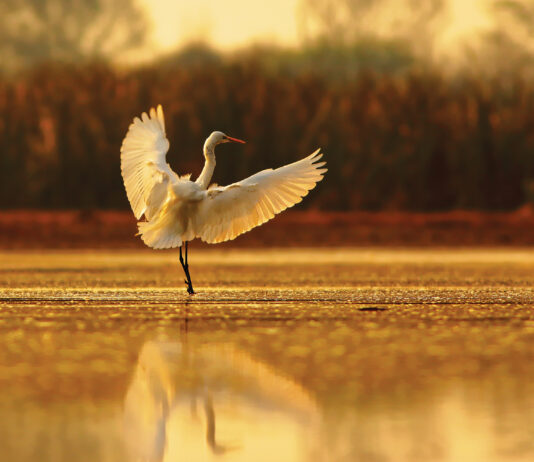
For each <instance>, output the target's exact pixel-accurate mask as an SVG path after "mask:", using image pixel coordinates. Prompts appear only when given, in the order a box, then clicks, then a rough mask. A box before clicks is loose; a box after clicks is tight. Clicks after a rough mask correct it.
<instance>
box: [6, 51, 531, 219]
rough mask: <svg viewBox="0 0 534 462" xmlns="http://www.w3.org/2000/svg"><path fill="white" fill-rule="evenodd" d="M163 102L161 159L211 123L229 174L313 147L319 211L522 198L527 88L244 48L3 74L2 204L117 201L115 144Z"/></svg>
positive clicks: (190, 143) (498, 205)
mask: <svg viewBox="0 0 534 462" xmlns="http://www.w3.org/2000/svg"><path fill="white" fill-rule="evenodd" d="M158 103H161V104H162V105H163V107H164V109H165V114H166V118H167V134H168V137H169V139H170V140H171V150H170V152H169V155H168V160H169V162H170V163H171V165H172V166H173V167H174V168H175V169H176V170H177V171H178V172H179V173H186V172H192V173H193V174H194V175H195V174H198V173H199V171H200V168H201V163H202V161H203V159H202V156H201V147H202V143H203V141H204V139H205V137H206V136H207V135H208V134H209V132H210V131H211V130H214V129H219V130H224V131H226V132H228V133H229V134H231V135H234V136H237V137H240V138H243V139H246V140H248V141H249V143H248V144H247V145H246V146H245V147H244V148H243V149H240V150H236V149H235V147H234V148H233V149H230V148H228V147H226V146H224V147H221V148H220V150H219V152H218V155H219V158H220V162H219V163H218V165H217V169H216V172H215V178H214V181H216V182H217V183H219V184H228V183H231V182H233V181H236V180H239V179H241V178H244V177H246V176H248V175H250V174H252V173H254V172H256V171H258V170H260V169H262V168H267V167H275V166H279V165H283V164H286V163H288V162H291V161H294V160H297V159H298V158H300V157H303V156H304V155H307V154H309V153H310V152H312V151H313V150H314V149H315V148H316V147H318V146H321V147H322V148H323V150H324V151H325V153H326V156H325V157H326V160H327V161H328V167H329V172H328V174H327V176H326V178H325V180H324V181H323V182H322V183H321V184H320V185H319V187H318V188H316V190H315V191H312V194H311V195H310V197H308V198H307V199H306V200H305V201H304V204H305V205H304V207H309V206H312V207H314V208H319V209H322V210H345V211H350V210H356V209H360V210H380V209H388V210H451V209H457V208H466V209H487V210H513V209H516V208H518V207H519V206H521V205H522V204H524V203H526V202H529V201H530V200H532V196H533V195H534V193H533V185H534V162H533V161H532V156H533V153H534V136H532V133H533V132H532V127H534V86H532V85H530V84H525V83H523V82H521V81H520V80H517V81H513V82H511V81H506V82H501V81H499V80H494V81H492V82H487V81H481V80H479V79H475V78H463V79H460V80H456V81H451V80H448V79H446V78H444V77H441V76H439V75H435V74H432V73H430V72H426V73H417V72H413V71H411V72H408V73H402V74H397V75H383V74H382V75H379V74H374V73H365V72H364V73H360V74H358V76H357V77H356V76H355V77H354V78H348V79H344V80H342V81H340V80H336V79H335V78H332V77H331V76H330V77H328V76H326V75H322V74H316V75H312V74H309V73H307V74H296V75H289V74H288V75H282V74H280V73H276V74H269V73H268V72H266V71H265V69H262V68H261V67H260V66H259V65H257V63H256V62H255V61H254V59H253V58H252V57H247V58H242V59H240V60H235V61H233V62H231V63H228V62H225V61H217V60H213V61H212V62H211V61H210V62H208V63H204V64H202V65H194V64H193V65H191V66H180V67H176V66H173V65H172V64H167V65H161V66H160V67H158V68H149V69H144V70H137V71H128V72H119V71H115V70H113V69H112V68H110V67H108V66H105V65H90V66H89V65H88V66H85V67H79V68H76V67H60V66H52V65H50V66H44V67H40V68H37V69H35V70H33V71H31V72H29V73H27V74H25V75H23V76H21V77H20V78H19V79H18V80H9V79H0V114H1V116H0V153H1V155H0V207H3V208H20V207H22V208H61V209H63V208H69V209H74V208H89V209H91V208H96V209H102V208H124V209H127V208H128V204H127V201H126V196H125V192H124V189H123V186H122V180H121V177H120V169H119V148H120V144H121V141H122V138H123V137H124V134H125V133H126V130H127V128H128V125H129V123H130V122H131V120H132V117H133V116H134V115H136V114H139V113H140V112H141V111H143V110H147V109H148V108H150V107H151V106H154V105H156V104H158Z"/></svg>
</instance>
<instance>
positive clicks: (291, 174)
mask: <svg viewBox="0 0 534 462" xmlns="http://www.w3.org/2000/svg"><path fill="white" fill-rule="evenodd" d="M321 157H322V154H320V153H319V150H317V151H315V152H314V153H313V154H311V155H310V156H308V157H306V158H304V159H302V160H299V161H298V162H294V163H292V164H289V165H285V166H284V167H280V168H277V169H276V170H272V169H268V170H263V171H261V172H259V173H256V174H255V175H252V176H250V177H248V178H246V179H244V180H242V181H240V182H238V183H234V184H231V185H229V186H226V187H216V188H212V189H209V190H208V191H206V193H205V198H204V199H203V200H202V201H201V203H200V204H199V207H198V212H197V214H196V216H195V217H194V226H195V232H196V233H195V234H196V237H200V238H201V239H202V240H203V241H206V242H208V243H210V244H214V243H217V242H223V241H227V240H230V239H234V238H235V237H237V236H238V235H240V234H243V233H244V232H246V231H249V230H250V229H252V228H255V227H256V226H259V225H261V224H263V223H265V222H266V221H268V220H270V219H271V218H273V217H274V216H275V215H276V214H277V213H280V212H282V211H283V210H285V209H287V208H289V207H292V206H293V205H295V204H297V203H299V202H300V201H301V200H302V198H303V197H304V196H306V194H308V192H309V191H310V190H311V189H313V188H314V187H315V185H316V183H317V182H318V181H320V180H321V179H322V178H323V175H324V173H325V172H326V171H327V170H326V169H325V168H322V167H323V166H324V165H325V162H318V161H319V160H320V159H321Z"/></svg>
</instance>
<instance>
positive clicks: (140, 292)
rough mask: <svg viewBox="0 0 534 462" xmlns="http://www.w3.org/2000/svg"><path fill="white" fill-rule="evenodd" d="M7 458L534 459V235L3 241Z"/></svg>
mask: <svg viewBox="0 0 534 462" xmlns="http://www.w3.org/2000/svg"><path fill="white" fill-rule="evenodd" d="M0 262H2V264H1V265H0V275H1V277H0V342H1V343H0V344H1V345H2V348H1V349H0V391H1V393H0V455H1V456H2V457H1V459H2V460H6V461H13V462H19V461H54V462H60V461H72V460H76V461H82V462H83V461H109V462H115V461H121V462H122V461H171V460H172V461H178V460H184V461H197V460H198V461H200V460H202V461H204V460H225V461H252V460H253V461H263V460H265V461H272V460H280V461H311V460H313V461H319V462H321V461H372V462H375V461H381V462H382V461H384V462H385V461H395V462H397V461H406V462H408V461H410V462H412V461H478V460H480V461H482V460H484V461H489V462H492V461H527V460H528V461H531V460H533V458H534V438H533V436H534V435H533V432H534V430H533V429H534V366H533V364H534V362H533V359H534V347H533V344H534V343H533V341H534V308H533V307H534V303H533V301H534V252H533V251H531V250H529V249H525V250H522V249H518V250H504V249H496V250H472V249H460V250H443V249H433V250H382V249H369V250H357V249H333V250H332V249H330V250H329V249H322V250H302V249H299V250H294V249H283V250H261V251H251V250H247V251H244V250H213V251H211V250H210V251H208V250H202V251H201V250H195V249H194V247H193V249H192V252H191V255H190V265H191V274H192V277H193V282H194V284H195V289H196V290H197V292H198V293H197V294H196V295H195V296H194V297H189V296H188V295H187V293H186V292H185V285H183V283H182V279H183V277H182V274H181V269H180V268H179V266H177V265H178V263H177V255H176V252H155V251H138V252H102V251H98V252H95V251H86V252H44V253H24V252H22V253H21V252H17V253H14V252H4V253H1V254H0Z"/></svg>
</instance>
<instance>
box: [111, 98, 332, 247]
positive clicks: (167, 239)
mask: <svg viewBox="0 0 534 462" xmlns="http://www.w3.org/2000/svg"><path fill="white" fill-rule="evenodd" d="M225 136H226V135H224V134H223V133H221V132H214V133H212V135H211V136H210V137H209V138H208V140H207V141H206V144H205V146H204V149H205V156H206V160H207V163H206V166H205V168H204V170H203V174H201V177H202V178H203V181H200V182H199V181H198V180H197V182H192V181H190V179H189V176H183V177H178V175H176V173H174V172H173V171H172V170H171V168H170V166H169V165H168V164H167V162H166V160H165V155H166V153H167V151H168V150H169V141H168V140H167V138H166V136H165V121H164V118H163V110H162V108H161V106H158V108H157V110H155V109H151V110H150V115H147V114H146V113H143V114H142V116H141V119H139V118H137V117H136V118H135V119H134V121H133V123H132V124H131V125H130V128H129V130H128V133H127V135H126V138H125V139H124V141H123V143H122V147H121V171H122V177H123V179H124V185H125V187H126V193H127V195H128V199H129V201H130V205H131V206H132V210H133V212H134V214H135V216H136V218H138V219H139V218H141V217H142V216H143V214H144V215H145V218H146V220H147V221H141V222H139V223H138V228H139V234H140V235H141V238H142V239H143V242H145V244H146V245H148V246H149V247H152V248H155V249H163V248H171V247H179V246H181V245H182V243H183V242H184V241H189V240H192V239H194V238H195V237H199V238H201V239H202V240H204V241H206V242H208V243H217V242H222V241H227V240H230V239H234V238H235V237H237V236H238V235H240V234H242V233H244V232H246V231H249V230H250V229H252V228H254V227H256V226H259V225H261V224H262V223H265V222H266V221H268V220H270V219H271V218H273V217H274V216H275V215H276V214H277V213H280V212H282V211H283V210H285V209H287V208H288V207H292V206H293V205H295V204H297V203H298V202H300V201H301V200H302V198H303V197H304V196H305V195H306V194H308V192H309V191H310V190H311V189H313V188H314V187H315V185H316V184H317V182H318V181H320V180H321V179H322V178H323V175H324V173H325V172H326V171H327V170H326V168H323V167H324V165H325V162H319V160H320V159H321V157H322V154H321V153H320V152H319V150H317V151H315V152H314V153H313V154H311V155H310V156H308V157H306V158H304V159H302V160H299V161H297V162H294V163H292V164H289V165H285V166H284V167H280V168H278V169H276V170H272V169H268V170H263V171H261V172H259V173H256V174H255V175H252V176H250V177H248V178H246V179H244V180H242V181H240V182H238V183H234V184H231V185H229V186H225V187H219V186H217V187H212V188H210V189H206V187H205V184H207V183H208V182H209V179H210V178H211V174H212V173H213V167H214V154H213V149H214V147H215V145H216V144H218V143H220V142H222V140H223V139H224V137H225ZM210 162H211V163H210ZM204 177H205V178H204ZM204 180H205V181H204Z"/></svg>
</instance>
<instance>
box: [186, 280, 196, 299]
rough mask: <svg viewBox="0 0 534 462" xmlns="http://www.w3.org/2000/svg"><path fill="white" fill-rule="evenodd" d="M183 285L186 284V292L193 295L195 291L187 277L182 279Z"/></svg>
mask: <svg viewBox="0 0 534 462" xmlns="http://www.w3.org/2000/svg"><path fill="white" fill-rule="evenodd" d="M184 282H185V285H186V286H187V293H188V294H189V295H194V294H195V291H194V290H193V284H191V283H190V282H189V281H188V280H187V279H184Z"/></svg>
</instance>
